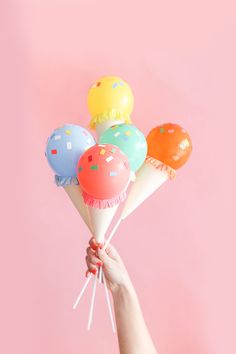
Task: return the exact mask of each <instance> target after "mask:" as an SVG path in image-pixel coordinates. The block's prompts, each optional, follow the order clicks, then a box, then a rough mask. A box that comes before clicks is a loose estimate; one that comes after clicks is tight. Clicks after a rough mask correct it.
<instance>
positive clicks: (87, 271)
mask: <svg viewBox="0 0 236 354" xmlns="http://www.w3.org/2000/svg"><path fill="white" fill-rule="evenodd" d="M88 273H89V270H86V273H85V276H86V278H87V277H88Z"/></svg>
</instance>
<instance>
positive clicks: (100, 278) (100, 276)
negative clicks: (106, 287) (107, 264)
mask: <svg viewBox="0 0 236 354" xmlns="http://www.w3.org/2000/svg"><path fill="white" fill-rule="evenodd" d="M102 275H103V270H102V267H100V268H99V284H102Z"/></svg>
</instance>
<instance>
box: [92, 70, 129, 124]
mask: <svg viewBox="0 0 236 354" xmlns="http://www.w3.org/2000/svg"><path fill="white" fill-rule="evenodd" d="M87 102H88V109H89V112H90V114H91V117H92V119H91V121H90V127H91V128H92V129H94V128H95V126H96V125H97V124H101V123H103V122H104V121H107V120H121V121H122V122H125V123H130V122H131V120H130V115H131V113H132V110H133V103H134V97H133V93H132V91H131V88H130V87H129V85H128V84H127V83H126V82H125V81H124V80H122V79H121V78H119V77H116V76H104V77H101V78H100V79H99V80H97V81H96V82H95V84H93V85H92V87H91V88H90V90H89V93H88V101H87Z"/></svg>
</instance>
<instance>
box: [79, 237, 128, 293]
mask: <svg viewBox="0 0 236 354" xmlns="http://www.w3.org/2000/svg"><path fill="white" fill-rule="evenodd" d="M89 245H90V247H88V248H87V256H86V263H87V266H88V270H87V272H86V276H88V273H89V272H91V273H93V274H96V273H97V271H98V268H97V267H102V270H103V273H104V275H105V278H106V282H107V286H108V288H109V289H110V290H111V291H112V293H114V292H116V291H117V290H118V289H119V288H120V287H121V286H127V285H129V284H131V281H130V278H129V275H128V272H127V270H126V268H125V266H124V263H123V261H122V259H121V258H120V256H119V254H118V252H117V251H116V249H115V248H114V247H113V246H112V245H110V244H109V245H108V246H107V248H106V250H104V249H103V245H102V244H97V243H96V241H95V238H94V237H93V238H91V239H90V241H89Z"/></svg>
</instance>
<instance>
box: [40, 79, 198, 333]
mask: <svg viewBox="0 0 236 354" xmlns="http://www.w3.org/2000/svg"><path fill="white" fill-rule="evenodd" d="M133 101H134V99H133V94H132V91H131V89H130V87H129V85H128V84H127V83H126V82H125V81H124V80H122V79H121V78H119V77H113V76H105V77H102V78H100V79H99V80H97V81H96V82H95V84H93V85H92V87H91V88H90V90H89V93H88V109H89V112H90V114H91V121H90V127H91V128H92V129H93V130H95V131H96V135H97V139H98V141H97V142H96V141H95V139H94V137H93V136H92V135H91V134H90V132H89V131H87V130H86V129H85V128H83V127H81V126H78V125H73V124H67V125H64V126H63V127H61V128H58V129H56V130H55V131H54V132H53V133H52V135H51V136H50V137H49V138H48V141H47V146H46V153H45V155H46V157H47V160H48V162H49V165H50V166H51V168H52V169H53V171H54V172H55V183H56V185H57V186H62V187H63V188H64V190H65V192H66V193H67V195H68V196H69V198H70V199H71V201H72V203H73V204H74V206H75V208H76V209H77V211H78V212H79V214H80V216H81V217H82V219H83V221H84V222H85V224H86V225H87V227H88V229H89V231H90V232H91V233H92V234H93V235H94V237H95V239H96V241H97V243H104V242H105V246H104V248H106V247H107V245H108V244H109V242H110V241H111V239H112V237H113V236H114V234H115V232H116V230H117V228H118V226H119V224H120V223H121V221H122V220H124V219H125V218H126V217H127V216H129V215H130V214H131V213H132V212H133V211H134V210H135V209H136V208H137V207H138V206H139V205H140V204H142V202H144V201H145V200H146V199H147V198H148V197H149V196H150V195H151V194H152V193H154V192H155V191H156V190H157V189H158V188H159V187H160V186H161V185H162V184H163V183H164V182H166V181H167V180H169V179H174V178H175V175H176V170H177V169H178V168H180V167H181V166H182V165H183V164H184V163H185V162H186V161H187V160H188V158H189V156H190V153H191V150H192V144H191V140H190V137H189V135H188V133H187V132H186V131H185V130H184V129H183V128H182V127H180V126H179V125H177V124H171V123H168V124H163V125H160V126H157V127H155V128H153V129H152V130H151V131H150V133H149V134H148V136H147V138H146V139H145V136H144V135H143V133H142V132H141V131H140V130H139V129H138V128H137V127H135V126H134V125H132V123H131V117H130V116H131V113H132V110H133ZM128 187H129V193H128V196H127V190H128ZM121 203H124V207H123V209H122V211H121V214H120V217H119V219H118V221H117V223H116V225H115V226H114V228H113V230H112V232H111V234H110V235H109V236H108V237H107V239H106V241H105V236H106V234H107V231H108V228H109V226H110V224H111V222H112V220H113V218H114V216H115V214H116V212H117V210H118V208H119V205H120V204H121ZM91 278H92V274H91V273H90V275H89V276H88V278H87V279H86V282H85V284H84V286H83V288H82V290H81V292H80V294H79V296H78V297H77V300H76V302H75V304H74V306H73V308H74V309H75V308H76V307H77V305H78V304H79V302H80V300H81V298H82V296H83V294H84V292H85V290H86V288H87V286H88V284H89V282H90V280H91ZM98 280H99V282H100V283H101V282H102V281H103V283H104V288H105V295H106V300H107V305H108V310H109V316H110V319H111V324H112V329H113V331H114V332H115V324H114V319H113V314H112V309H111V303H110V297H109V292H108V289H107V284H106V279H105V277H104V276H103V272H102V267H100V268H99V272H97V273H96V275H95V276H94V284H93V290H92V300H91V305H90V312H89V320H88V330H89V329H90V328H91V325H92V318H93V309H94V301H95V294H96V286H97V281H98Z"/></svg>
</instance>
